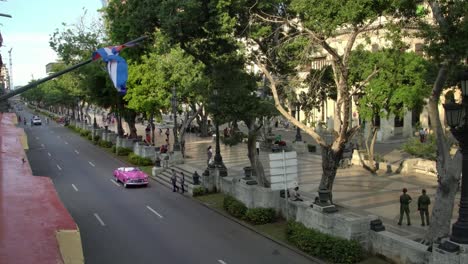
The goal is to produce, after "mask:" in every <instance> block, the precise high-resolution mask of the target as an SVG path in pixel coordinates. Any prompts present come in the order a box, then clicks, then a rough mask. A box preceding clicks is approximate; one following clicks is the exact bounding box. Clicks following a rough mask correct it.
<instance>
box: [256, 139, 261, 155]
mask: <svg viewBox="0 0 468 264" xmlns="http://www.w3.org/2000/svg"><path fill="white" fill-rule="evenodd" d="M255 148H256V149H257V155H260V141H258V140H257V141H256V142H255Z"/></svg>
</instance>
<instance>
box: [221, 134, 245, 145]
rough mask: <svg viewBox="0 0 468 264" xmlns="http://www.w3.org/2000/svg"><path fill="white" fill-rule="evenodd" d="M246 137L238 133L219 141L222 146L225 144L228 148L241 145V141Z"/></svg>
mask: <svg viewBox="0 0 468 264" xmlns="http://www.w3.org/2000/svg"><path fill="white" fill-rule="evenodd" d="M246 137H247V135H245V134H244V133H242V132H240V131H239V132H236V133H234V134H233V135H231V136H230V137H224V136H222V137H221V141H222V142H223V144H226V145H228V146H234V145H237V144H239V143H241V142H242V140H243V139H244V138H246Z"/></svg>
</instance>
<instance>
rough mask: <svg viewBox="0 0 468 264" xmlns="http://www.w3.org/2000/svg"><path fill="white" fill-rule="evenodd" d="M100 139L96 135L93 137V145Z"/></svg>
mask: <svg viewBox="0 0 468 264" xmlns="http://www.w3.org/2000/svg"><path fill="white" fill-rule="evenodd" d="M100 139H101V137H100V136H98V135H96V136H94V137H93V141H94V143H95V144H98V142H99V140H100Z"/></svg>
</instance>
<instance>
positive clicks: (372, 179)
mask: <svg viewBox="0 0 468 264" xmlns="http://www.w3.org/2000/svg"><path fill="white" fill-rule="evenodd" d="M144 128H145V127H144V126H143V125H140V124H138V125H137V129H138V134H139V135H143V134H144ZM171 132H172V131H171ZM273 133H275V134H281V135H282V137H283V140H285V141H286V142H287V143H288V144H290V143H291V142H292V141H293V140H294V137H295V134H296V130H295V129H291V128H290V129H284V128H273ZM172 135H173V134H172V133H171V135H170V142H171V144H172V140H173V137H172ZM302 136H303V140H305V141H307V142H313V140H312V138H311V137H310V136H308V135H305V134H302ZM165 139H166V136H165V135H164V132H163V134H162V135H161V136H160V135H159V133H156V142H157V145H162V144H164V142H165ZM401 142H402V140H400V141H395V142H393V143H387V144H385V143H378V144H376V152H377V153H380V154H382V155H384V157H386V156H389V157H390V159H392V160H398V159H399V158H400V159H401V158H404V155H403V154H401V153H400V151H399V150H398V148H399V147H400V146H401ZM210 145H211V146H212V147H213V148H214V147H215V142H214V140H213V139H212V138H211V137H207V138H202V137H198V136H197V135H195V134H192V133H188V134H187V136H186V156H187V157H186V159H185V163H186V164H188V165H190V166H192V167H194V168H197V169H198V170H199V171H198V172H199V173H200V172H202V171H204V169H205V168H206V162H207V154H206V149H207V147H208V146H210ZM269 153H271V152H270V151H269V150H261V151H260V160H261V161H262V164H263V166H264V167H265V173H266V175H269V168H268V164H269V163H268V154H269ZM221 155H222V157H223V161H224V163H225V165H226V167H227V168H228V173H229V175H230V176H240V175H243V173H244V172H243V167H246V166H249V160H248V157H247V148H246V144H238V145H235V146H232V147H229V146H225V145H224V144H221ZM298 174H299V186H300V192H301V195H302V196H303V197H305V198H306V202H311V201H313V199H314V198H315V196H316V193H317V189H318V185H319V182H320V177H321V174H322V167H321V156H320V155H319V153H308V152H306V153H304V154H301V155H298ZM403 187H406V188H407V189H408V193H409V195H411V197H412V198H413V202H412V203H411V205H410V212H411V213H410V215H411V223H412V226H407V225H406V221H405V220H404V222H403V223H404V224H403V225H402V226H398V225H397V222H398V218H399V212H400V209H399V207H400V205H399V196H400V194H401V190H402V188H403ZM436 187H437V181H436V178H435V177H434V176H429V175H423V174H415V175H403V174H394V173H390V174H387V173H385V172H381V173H379V174H378V175H376V176H373V175H372V174H370V173H369V172H368V171H366V170H364V169H363V168H360V167H359V166H357V165H354V166H352V167H350V168H347V169H339V170H338V173H337V176H336V180H335V184H334V187H333V200H334V203H335V204H336V205H337V206H338V207H339V208H340V210H341V211H342V212H346V213H347V214H350V215H377V216H379V217H380V218H381V219H382V221H383V222H384V225H385V226H386V228H387V230H389V231H391V232H393V233H395V234H398V235H401V236H404V237H407V238H409V239H413V240H417V239H419V238H422V236H423V235H424V232H425V230H426V229H427V228H428V227H427V226H426V227H422V226H421V225H420V224H421V222H420V217H419V212H418V211H417V198H418V196H419V195H420V193H421V189H423V188H425V189H426V190H427V194H428V195H429V196H430V197H431V200H432V204H433V203H434V195H435V191H436ZM459 199H460V197H459V195H457V199H456V201H455V210H454V215H453V218H452V219H453V221H455V220H456V218H457V217H458V204H459ZM431 209H432V205H431Z"/></svg>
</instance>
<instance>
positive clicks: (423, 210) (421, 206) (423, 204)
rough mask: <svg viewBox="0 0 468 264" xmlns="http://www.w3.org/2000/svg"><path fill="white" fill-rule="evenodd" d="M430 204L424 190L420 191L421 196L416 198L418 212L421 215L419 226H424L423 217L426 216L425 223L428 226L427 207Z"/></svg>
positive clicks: (429, 199)
mask: <svg viewBox="0 0 468 264" xmlns="http://www.w3.org/2000/svg"><path fill="white" fill-rule="evenodd" d="M430 204H431V198H429V196H427V195H426V190H425V189H422V195H421V196H419V198H418V211H419V214H420V215H421V225H422V226H425V224H424V216H426V223H427V225H429V205H430Z"/></svg>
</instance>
